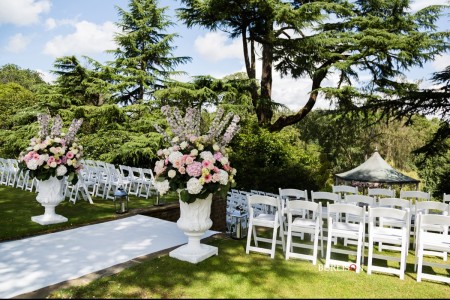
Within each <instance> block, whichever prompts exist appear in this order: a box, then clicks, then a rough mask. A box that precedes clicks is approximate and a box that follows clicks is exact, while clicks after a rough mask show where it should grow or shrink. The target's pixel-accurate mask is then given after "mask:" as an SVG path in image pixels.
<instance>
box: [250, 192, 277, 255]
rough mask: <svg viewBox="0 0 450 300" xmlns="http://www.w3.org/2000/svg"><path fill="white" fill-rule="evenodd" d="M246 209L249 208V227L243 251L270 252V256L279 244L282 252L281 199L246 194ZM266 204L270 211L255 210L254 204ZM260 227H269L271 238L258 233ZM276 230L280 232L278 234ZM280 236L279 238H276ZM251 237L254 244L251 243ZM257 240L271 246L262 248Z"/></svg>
mask: <svg viewBox="0 0 450 300" xmlns="http://www.w3.org/2000/svg"><path fill="white" fill-rule="evenodd" d="M247 202H248V209H249V227H248V234H247V246H246V250H245V252H246V253H247V254H249V252H250V251H254V252H259V253H265V254H270V257H271V258H274V257H275V247H276V246H277V245H278V244H281V245H282V247H283V252H284V251H285V239H284V230H283V226H282V225H281V215H280V214H281V200H280V198H275V197H270V196H264V195H247ZM258 205H266V206H270V207H271V211H272V213H259V214H257V213H256V211H255V206H258ZM260 228H271V229H272V231H273V232H272V238H267V237H264V236H262V235H258V230H257V229H260ZM278 230H280V232H281V234H279V235H278ZM278 237H280V239H278ZM252 238H253V242H254V245H252ZM259 242H263V243H268V244H270V245H271V248H270V249H268V248H264V247H260V246H259Z"/></svg>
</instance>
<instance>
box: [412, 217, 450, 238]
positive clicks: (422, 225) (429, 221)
mask: <svg viewBox="0 0 450 300" xmlns="http://www.w3.org/2000/svg"><path fill="white" fill-rule="evenodd" d="M418 218H419V224H418V225H419V226H418V227H419V232H420V231H422V232H423V231H427V230H429V229H430V228H433V226H442V227H447V228H448V227H450V216H444V215H435V214H420V215H419V216H418ZM430 225H431V226H430ZM441 232H442V234H443V235H445V236H447V238H448V233H446V232H445V231H441ZM419 235H420V233H419Z"/></svg>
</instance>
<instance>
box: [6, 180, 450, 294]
mask: <svg viewBox="0 0 450 300" xmlns="http://www.w3.org/2000/svg"><path fill="white" fill-rule="evenodd" d="M0 193H1V194H0V195H1V196H0V216H1V217H0V226H1V230H0V240H1V241H7V240H14V239H19V238H23V237H27V236H33V235H37V234H45V233H49V232H54V231H60V230H66V229H70V228H74V227H78V226H83V225H87V224H92V223H96V222H103V221H107V220H114V219H116V218H119V217H125V216H124V215H117V214H116V213H115V210H114V204H113V201H112V200H102V199H100V198H94V204H93V205H91V204H89V203H88V202H86V201H84V200H79V201H78V202H77V203H75V204H72V203H70V202H69V201H68V200H65V201H63V202H62V203H61V204H60V205H58V207H57V208H56V212H57V213H58V214H61V215H63V216H65V217H67V218H68V219H69V221H68V222H65V223H60V224H54V225H47V226H42V225H39V224H36V223H34V222H32V221H31V217H32V216H35V215H40V214H43V212H44V208H43V207H42V206H41V205H40V204H39V203H38V202H37V201H36V193H30V192H27V191H23V190H20V189H16V188H12V187H5V186H0ZM174 200H175V201H176V199H175V198H174V199H171V200H170V199H168V201H167V202H169V201H174ZM154 203H155V199H154V198H149V199H143V198H137V197H130V209H134V208H144V207H149V206H152V205H153V204H154ZM167 238H170V237H167ZM205 243H207V244H210V245H213V246H216V247H218V248H219V255H218V256H214V257H211V258H208V259H206V260H205V261H202V262H200V263H198V264H191V263H188V262H184V261H180V260H177V259H174V258H171V257H169V255H168V254H163V255H160V256H158V257H154V258H148V259H145V260H143V261H142V262H141V263H140V264H139V265H137V266H133V267H130V268H128V269H125V270H123V271H121V272H120V273H118V274H116V275H111V276H106V277H102V278H100V279H97V280H94V281H92V282H91V283H89V284H87V285H83V286H77V287H71V288H68V289H60V290H55V291H53V292H52V293H51V294H50V295H49V298H65V299H67V298H82V299H84V298H86V299H87V298H444V299H445V298H447V299H448V298H450V285H449V284H443V283H437V282H432V281H426V280H424V281H423V282H416V273H415V272H414V258H415V256H414V251H413V250H410V251H409V256H408V265H407V271H406V275H405V279H404V280H400V279H399V278H398V276H395V275H389V274H382V273H373V274H372V275H368V274H367V273H366V270H367V268H366V266H364V267H363V270H362V272H361V273H359V274H357V273H355V272H351V271H347V270H344V269H342V268H341V269H339V268H338V269H336V270H324V268H323V266H324V264H325V260H324V258H320V259H319V261H318V264H317V265H316V266H314V265H312V263H311V262H309V261H303V260H298V259H290V260H288V261H286V260H285V259H284V256H283V252H282V249H281V247H280V246H279V247H278V248H277V253H276V257H275V259H270V257H269V256H268V255H265V254H258V253H253V252H251V253H250V254H246V253H245V243H246V240H233V239H230V238H226V237H224V236H223V235H221V236H217V237H213V238H209V239H208V240H206V241H205ZM365 252H366V263H367V249H366V250H365ZM383 254H388V255H395V256H397V253H396V252H392V253H391V252H388V251H384V253H383ZM349 259H351V260H352V259H354V257H350V258H349ZM433 260H434V261H438V260H439V261H441V262H442V259H438V258H434V259H433ZM375 263H376V264H378V265H385V263H384V262H383V261H376V262H375ZM389 265H390V266H397V265H398V263H395V262H392V263H391V262H390V263H389ZM425 270H427V271H430V270H432V271H434V272H435V273H437V274H441V275H446V276H450V274H449V271H448V270H444V269H436V268H433V269H431V268H430V267H425Z"/></svg>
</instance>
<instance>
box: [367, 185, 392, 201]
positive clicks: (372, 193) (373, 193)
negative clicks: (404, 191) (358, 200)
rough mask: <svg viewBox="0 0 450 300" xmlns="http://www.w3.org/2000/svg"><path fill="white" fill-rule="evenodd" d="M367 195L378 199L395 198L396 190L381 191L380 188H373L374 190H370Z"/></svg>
mask: <svg viewBox="0 0 450 300" xmlns="http://www.w3.org/2000/svg"><path fill="white" fill-rule="evenodd" d="M367 195H369V196H374V197H375V198H377V199H379V198H382V197H380V196H385V197H391V198H395V190H391V189H380V188H373V189H371V188H369V189H368V190H367Z"/></svg>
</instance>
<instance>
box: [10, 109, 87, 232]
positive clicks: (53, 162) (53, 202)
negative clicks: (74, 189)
mask: <svg viewBox="0 0 450 300" xmlns="http://www.w3.org/2000/svg"><path fill="white" fill-rule="evenodd" d="M50 119H51V118H50V116H49V115H39V116H38V121H39V125H40V131H39V135H38V136H36V137H33V138H32V139H31V140H30V144H29V146H28V148H27V149H26V151H24V152H21V153H20V156H19V159H18V161H19V162H18V165H19V169H20V170H21V171H22V172H28V176H29V178H31V179H34V178H36V179H37V180H38V187H37V189H38V195H37V196H36V200H37V201H38V202H39V203H41V205H42V206H44V207H45V213H44V215H41V216H35V217H32V218H31V219H32V220H33V221H34V222H37V223H39V224H41V225H48V224H55V223H61V222H66V221H67V218H65V217H63V216H61V215H57V214H55V207H56V206H57V205H58V204H59V203H60V202H61V201H63V200H64V178H65V177H66V178H67V181H68V182H70V183H71V184H76V183H77V182H78V173H79V172H80V169H81V168H82V165H81V157H82V155H83V146H81V145H80V144H78V143H77V142H76V139H75V135H76V133H77V131H78V129H79V128H80V126H81V124H82V122H83V120H81V119H74V120H73V121H72V124H71V125H70V128H69V130H68V132H67V134H64V133H63V132H61V129H62V119H61V117H60V116H59V115H58V116H56V117H54V119H53V126H52V127H51V130H50V126H49V122H50Z"/></svg>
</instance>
